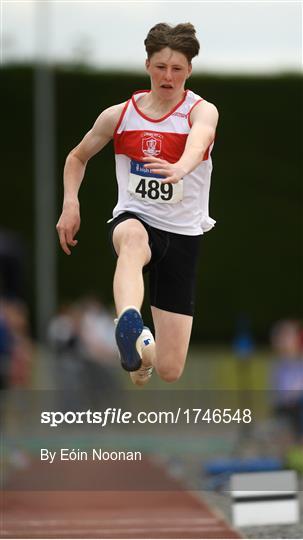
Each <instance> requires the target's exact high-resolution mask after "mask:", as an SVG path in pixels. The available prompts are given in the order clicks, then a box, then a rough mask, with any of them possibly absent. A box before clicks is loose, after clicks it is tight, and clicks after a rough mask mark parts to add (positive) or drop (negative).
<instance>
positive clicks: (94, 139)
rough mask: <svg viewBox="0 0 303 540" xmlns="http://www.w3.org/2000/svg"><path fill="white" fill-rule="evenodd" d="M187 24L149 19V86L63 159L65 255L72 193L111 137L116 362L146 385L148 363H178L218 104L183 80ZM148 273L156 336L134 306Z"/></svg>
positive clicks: (166, 368) (73, 225)
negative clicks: (114, 190) (114, 180)
mask: <svg viewBox="0 0 303 540" xmlns="http://www.w3.org/2000/svg"><path fill="white" fill-rule="evenodd" d="M195 34H196V33H195V29H194V27H193V26H192V25H191V24H190V23H186V24H178V25H177V26H175V27H171V26H170V25H168V24H165V23H159V24H157V25H156V26H154V27H153V28H152V29H151V30H150V31H149V33H148V35H147V37H146V39H145V42H144V43H145V47H146V51H147V60H146V70H147V72H148V74H149V76H150V81H151V89H150V90H142V91H141V90H140V91H139V92H136V93H135V94H133V96H132V97H131V99H129V100H128V101H126V102H124V103H120V104H118V105H114V106H112V107H109V108H108V109H106V110H104V111H103V112H102V113H101V114H100V116H99V117H98V118H97V120H96V122H95V124H94V126H93V127H92V129H91V130H90V131H89V132H88V133H87V134H86V135H85V137H84V138H83V140H82V141H81V142H80V144H79V145H78V146H77V147H76V148H74V149H73V150H72V151H71V152H70V154H69V155H68V157H67V160H66V164H65V169H64V202H63V210H62V214H61V217H60V219H59V221H58V224H57V230H58V234H59V237H60V243H61V246H62V249H63V250H64V251H65V253H67V254H68V255H70V253H71V251H70V247H74V246H75V245H76V244H77V240H75V235H76V233H77V232H78V230H79V227H80V211H79V201H78V191H79V188H80V185H81V182H82V180H83V177H84V173H85V168H86V164H87V162H88V160H89V159H90V158H91V157H92V156H93V155H94V154H96V153H97V152H99V151H100V150H101V149H102V148H103V147H104V146H105V145H106V144H107V143H108V142H109V141H110V140H111V139H113V141H114V149H115V158H116V176H117V182H118V202H117V205H116V207H115V208H114V210H113V219H112V220H111V223H110V227H111V234H112V243H113V246H114V249H115V252H116V254H117V258H118V259H117V266H116V271H115V276H114V284H113V289H114V298H115V304H116V310H117V317H118V318H117V321H116V323H117V326H116V340H117V345H118V348H119V351H120V356H121V362H122V366H123V367H124V368H125V369H126V370H127V371H129V372H130V375H131V378H132V380H133V382H134V383H135V384H137V385H144V384H145V383H146V382H147V381H148V379H149V377H150V375H151V372H152V370H153V368H154V369H155V370H156V372H157V373H158V374H159V376H160V377H161V378H162V379H164V380H165V381H170V382H171V381H175V380H177V379H178V378H179V377H180V375H181V373H182V371H183V368H184V364H185V360H186V355H187V350H188V345H189V340H190V334H191V328H192V320H193V310H194V288H195V280H196V270H197V259H198V248H199V239H200V236H201V235H202V234H203V233H204V232H206V231H208V230H210V229H211V228H212V227H213V225H214V223H215V222H214V220H212V219H211V218H210V217H209V215H208V198H209V188H210V177H211V170H212V162H211V155H210V154H211V149H212V146H213V141H214V137H215V130H216V125H217V121H218V112H217V109H216V107H215V106H214V105H212V104H211V103H209V102H207V101H206V100H204V99H202V98H201V97H200V96H198V95H196V94H195V93H193V92H192V91H190V90H185V89H184V86H185V83H186V80H187V79H188V78H189V77H190V75H191V72H192V65H191V60H192V58H193V57H194V56H196V55H197V54H198V52H199V47H200V46H199V42H198V40H197V38H196V35H195ZM147 270H148V271H149V273H150V276H149V277H150V299H151V311H152V316H153V322H154V327H155V338H156V339H155V341H154V338H153V335H152V333H151V332H150V330H149V329H148V328H147V327H145V326H144V323H143V320H142V317H141V314H140V309H141V305H142V302H143V296H144V283H143V272H145V271H147Z"/></svg>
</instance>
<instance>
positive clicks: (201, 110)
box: [142, 101, 219, 183]
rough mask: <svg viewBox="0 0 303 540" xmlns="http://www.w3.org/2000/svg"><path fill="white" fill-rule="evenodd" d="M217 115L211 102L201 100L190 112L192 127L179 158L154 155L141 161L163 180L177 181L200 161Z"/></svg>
mask: <svg viewBox="0 0 303 540" xmlns="http://www.w3.org/2000/svg"><path fill="white" fill-rule="evenodd" d="M218 117H219V115H218V111H217V109H216V107H215V106H214V105H213V104H212V103H209V102H208V101H201V103H198V105H196V106H195V107H194V108H193V110H192V112H191V116H190V121H191V124H192V127H191V130H190V132H189V135H188V137H187V140H186V145H185V149H184V152H183V154H182V156H181V157H180V159H179V160H178V161H176V163H169V162H168V161H166V160H165V159H160V158H156V157H152V158H150V157H146V158H143V159H142V161H144V162H145V163H146V167H148V168H149V169H150V170H151V171H153V172H154V173H156V174H161V175H163V176H165V177H166V178H165V182H167V183H176V182H179V180H181V178H183V176H185V175H186V174H189V173H190V172H192V171H193V170H194V169H195V168H196V167H197V166H198V165H199V164H200V163H201V162H202V160H203V156H204V154H205V152H206V150H207V149H208V147H209V145H210V144H211V143H212V142H213V140H214V138H215V133H216V127H217V123H218Z"/></svg>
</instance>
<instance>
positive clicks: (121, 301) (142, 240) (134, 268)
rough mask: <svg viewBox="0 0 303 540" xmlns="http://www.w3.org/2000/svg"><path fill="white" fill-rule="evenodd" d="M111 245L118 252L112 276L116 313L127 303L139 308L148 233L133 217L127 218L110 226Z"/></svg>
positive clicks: (147, 255)
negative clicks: (113, 227)
mask: <svg viewBox="0 0 303 540" xmlns="http://www.w3.org/2000/svg"><path fill="white" fill-rule="evenodd" d="M113 244H114V248H115V251H116V253H117V255H118V261H117V266H116V272H115V276H114V299H115V304H116V311H117V315H118V316H119V315H120V313H121V311H123V309H125V308H126V307H127V306H134V307H136V308H137V309H138V310H140V309H141V306H142V302H143V297H144V282H143V275H142V269H143V266H144V265H145V264H147V263H148V262H149V261H150V258H151V251H150V247H149V245H148V234H147V232H146V230H145V228H144V227H143V225H142V223H140V221H138V220H137V219H127V220H126V221H122V223H119V224H118V225H117V226H116V228H115V229H114V233H113Z"/></svg>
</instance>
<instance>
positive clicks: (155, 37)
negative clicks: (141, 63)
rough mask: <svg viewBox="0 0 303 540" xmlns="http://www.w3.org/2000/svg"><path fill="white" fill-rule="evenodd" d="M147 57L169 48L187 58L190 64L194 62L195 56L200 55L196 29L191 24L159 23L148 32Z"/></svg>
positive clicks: (146, 42) (145, 42)
mask: <svg viewBox="0 0 303 540" xmlns="http://www.w3.org/2000/svg"><path fill="white" fill-rule="evenodd" d="M144 45H145V49H146V52H147V57H148V59H150V57H151V56H152V55H153V54H154V53H156V52H159V51H161V50H162V49H164V48H165V47H169V48H170V49H173V50H174V51H178V52H181V53H183V54H184V56H186V58H187V60H188V62H189V63H190V62H191V61H192V58H193V57H194V56H197V54H199V50H200V43H199V41H198V39H197V38H196V30H195V27H194V26H193V25H192V24H191V23H182V24H177V25H176V26H170V25H169V24H167V23H158V24H156V25H155V26H153V27H152V28H151V29H150V31H149V32H148V34H147V36H146V39H145V41H144Z"/></svg>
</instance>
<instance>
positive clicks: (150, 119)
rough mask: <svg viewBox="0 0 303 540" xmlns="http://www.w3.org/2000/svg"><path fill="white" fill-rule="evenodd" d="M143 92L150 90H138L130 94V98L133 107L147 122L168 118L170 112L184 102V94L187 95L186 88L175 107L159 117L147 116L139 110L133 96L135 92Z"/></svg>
mask: <svg viewBox="0 0 303 540" xmlns="http://www.w3.org/2000/svg"><path fill="white" fill-rule="evenodd" d="M144 92H145V93H149V92H151V90H138V91H137V92H134V94H133V95H132V98H131V99H132V104H133V106H134V108H135V109H136V111H137V113H138V114H139V115H140V116H142V118H144V119H145V120H148V121H149V122H155V123H157V122H162V121H163V120H166V118H168V117H169V116H170V115H171V114H173V113H174V112H175V111H176V110H177V109H178V108H179V107H180V105H182V103H184V101H185V99H186V96H187V92H188V90H185V92H184V96H183V98H182V99H181V101H179V103H177V105H175V107H174V108H173V109H172V110H171V111H169V112H168V113H167V114H165V115H164V116H162V117H161V118H150V117H149V116H146V115H145V114H144V113H143V112H142V111H140V109H139V107H138V105H137V103H136V100H135V98H134V96H135V95H136V94H143V93H144Z"/></svg>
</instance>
